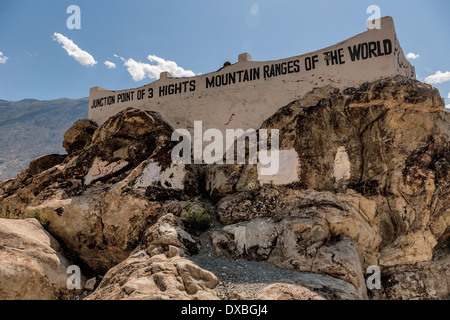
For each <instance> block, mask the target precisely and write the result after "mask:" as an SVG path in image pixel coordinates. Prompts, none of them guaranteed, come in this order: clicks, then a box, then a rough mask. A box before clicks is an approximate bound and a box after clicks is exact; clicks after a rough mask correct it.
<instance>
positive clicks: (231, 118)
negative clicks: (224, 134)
mask: <svg viewBox="0 0 450 320" xmlns="http://www.w3.org/2000/svg"><path fill="white" fill-rule="evenodd" d="M233 117H234V113H232V114H231V117H230V119H228V122H227V123H225V125H226V126H227V125H229V124H230V122H231V121H233Z"/></svg>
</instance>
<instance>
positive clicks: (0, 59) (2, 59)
mask: <svg viewBox="0 0 450 320" xmlns="http://www.w3.org/2000/svg"><path fill="white" fill-rule="evenodd" d="M8 59H9V58H8V57H7V56H5V55H4V54H3V52H1V51H0V63H3V64H5V63H6V60H8Z"/></svg>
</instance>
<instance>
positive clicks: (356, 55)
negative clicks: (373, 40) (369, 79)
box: [348, 44, 361, 61]
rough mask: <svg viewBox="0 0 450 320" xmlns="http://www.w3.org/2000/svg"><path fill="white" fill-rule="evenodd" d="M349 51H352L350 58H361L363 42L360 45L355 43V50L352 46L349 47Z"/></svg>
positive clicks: (353, 59)
mask: <svg viewBox="0 0 450 320" xmlns="http://www.w3.org/2000/svg"><path fill="white" fill-rule="evenodd" d="M348 52H349V53H350V58H351V59H352V61H355V59H356V60H359V57H360V55H361V44H358V46H356V45H354V46H353V50H352V47H348Z"/></svg>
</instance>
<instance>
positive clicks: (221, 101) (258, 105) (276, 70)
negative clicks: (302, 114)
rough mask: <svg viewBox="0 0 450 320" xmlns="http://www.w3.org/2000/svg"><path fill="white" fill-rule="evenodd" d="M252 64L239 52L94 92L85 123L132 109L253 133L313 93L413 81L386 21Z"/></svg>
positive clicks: (181, 123)
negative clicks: (211, 66) (231, 58)
mask: <svg viewBox="0 0 450 320" xmlns="http://www.w3.org/2000/svg"><path fill="white" fill-rule="evenodd" d="M358 50H359V59H358V55H357V54H356V53H357V51H358ZM249 60H251V57H250V56H249V55H248V54H243V55H240V56H239V62H237V63H236V64H234V65H232V66H229V67H227V68H224V69H222V70H220V71H218V72H212V73H208V74H203V75H200V76H195V77H189V78H172V77H171V76H170V74H168V73H162V74H161V77H160V79H159V80H157V81H154V82H152V83H150V84H148V85H145V86H143V87H140V88H136V89H130V90H122V91H108V90H106V89H102V88H99V87H94V88H91V90H90V101H89V103H90V105H89V118H90V119H91V120H94V121H96V122H97V123H98V124H102V123H103V122H105V121H106V120H107V119H108V118H109V117H110V116H112V115H114V114H116V113H117V112H119V111H121V110H123V109H125V108H128V107H135V108H141V109H144V110H152V111H157V112H159V113H160V114H161V115H162V116H163V117H164V119H166V120H167V121H168V122H169V123H170V124H171V125H172V127H173V128H174V129H177V128H185V129H188V130H190V131H191V132H192V130H193V124H194V121H195V120H202V121H203V130H207V129H209V128H216V129H220V130H225V129H237V128H243V129H248V128H255V129H258V128H259V127H260V125H261V124H262V122H263V121H264V120H265V119H266V118H268V117H269V116H271V115H272V114H273V113H275V112H276V111H277V110H278V109H279V108H280V107H282V106H284V105H286V104H288V103H289V102H292V101H294V100H296V99H299V98H301V97H302V96H303V95H304V94H305V93H306V92H308V91H310V90H312V89H313V88H314V87H322V86H326V85H332V86H334V87H337V88H345V87H349V86H357V85H359V84H362V83H364V82H367V81H372V80H375V79H380V78H383V77H389V76H393V75H397V74H401V75H405V76H407V77H409V78H415V70H414V67H413V66H411V64H410V63H409V62H408V61H407V60H406V58H405V56H404V54H403V51H402V49H401V47H400V44H399V42H398V39H397V36H396V34H395V29H394V24H393V20H392V18H391V17H384V18H382V19H381V29H373V30H367V31H366V32H363V33H361V34H359V35H356V36H354V37H352V38H350V39H348V40H345V41H342V42H340V43H338V44H336V45H334V46H331V47H327V48H324V49H322V50H318V51H315V52H312V53H308V54H304V55H300V56H295V57H291V58H287V59H282V60H276V61H259V62H256V61H249Z"/></svg>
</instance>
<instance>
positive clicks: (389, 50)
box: [383, 39, 392, 55]
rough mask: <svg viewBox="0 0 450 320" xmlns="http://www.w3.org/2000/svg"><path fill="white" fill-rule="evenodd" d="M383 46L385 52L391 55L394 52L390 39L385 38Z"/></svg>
mask: <svg viewBox="0 0 450 320" xmlns="http://www.w3.org/2000/svg"><path fill="white" fill-rule="evenodd" d="M383 48H384V54H385V55H389V54H391V53H392V42H391V40H389V39H385V40H383Z"/></svg>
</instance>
